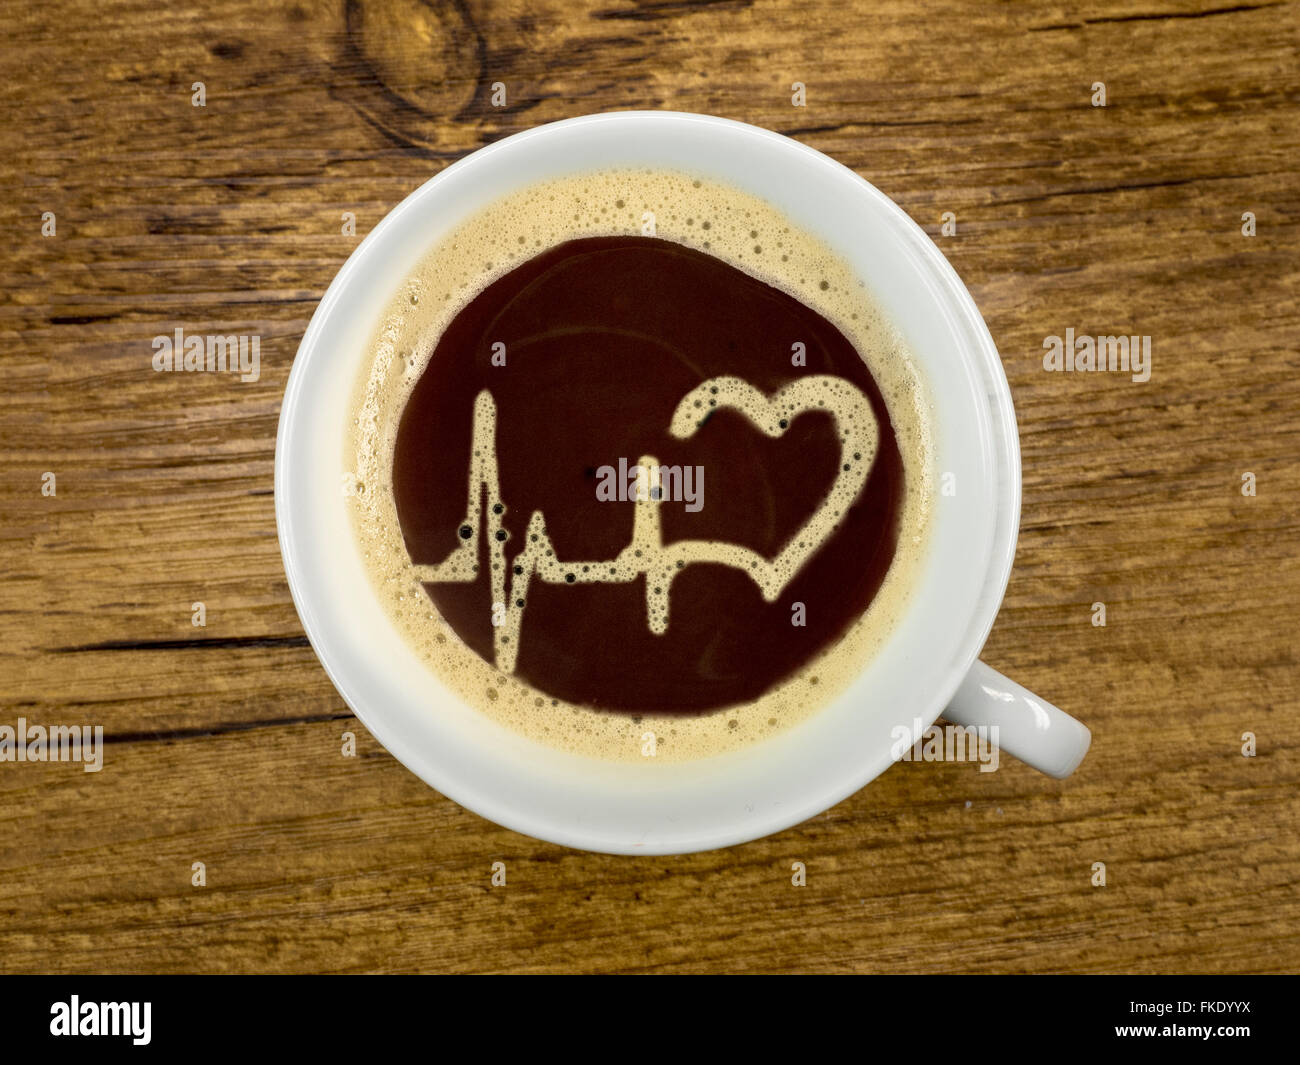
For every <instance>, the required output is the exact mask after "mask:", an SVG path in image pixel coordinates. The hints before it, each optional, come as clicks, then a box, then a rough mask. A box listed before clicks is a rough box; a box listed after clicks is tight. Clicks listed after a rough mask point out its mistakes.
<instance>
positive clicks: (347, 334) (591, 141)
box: [275, 111, 1090, 854]
mask: <svg viewBox="0 0 1300 1065" xmlns="http://www.w3.org/2000/svg"><path fill="white" fill-rule="evenodd" d="M624 166H649V167H658V168H663V169H673V170H683V171H689V172H693V173H696V174H699V175H701V176H707V177H709V178H713V179H715V180H719V181H723V182H727V183H730V184H732V185H736V186H739V187H740V188H742V189H744V190H746V191H748V192H750V193H752V194H754V195H757V196H759V197H761V198H763V199H765V200H767V201H768V202H770V203H772V204H774V205H775V206H777V207H778V208H780V209H781V210H783V211H784V212H785V213H786V214H788V215H789V216H790V218H791V219H792V220H793V221H794V222H795V223H796V224H797V225H799V226H801V227H803V228H804V229H806V230H809V231H811V232H812V233H814V234H816V235H818V236H820V237H821V238H822V239H824V240H825V241H826V242H827V243H828V244H830V245H831V247H832V248H834V249H835V250H836V251H837V252H839V254H840V255H841V256H842V257H843V258H844V259H845V260H847V261H848V262H849V263H850V264H851V265H852V266H853V267H854V268H855V269H856V270H857V272H858V273H859V275H860V277H861V278H862V280H864V281H865V282H866V284H867V285H868V287H869V288H870V289H871V291H872V292H873V293H874V295H875V296H876V298H877V299H878V300H879V301H880V302H881V304H882V305H883V306H884V308H885V309H886V311H887V313H888V314H889V316H890V317H891V318H892V320H893V322H894V324H895V325H896V326H897V327H898V328H899V329H900V330H901V331H902V332H903V334H904V336H905V337H906V339H907V340H908V342H909V345H910V347H911V349H912V351H913V352H914V353H915V356H916V358H917V359H918V361H919V363H920V366H921V368H922V371H923V374H924V376H925V377H926V379H927V380H928V382H929V385H930V390H931V393H932V398H933V422H932V427H933V431H934V437H935V452H936V462H935V468H936V470H937V471H940V472H942V473H945V474H951V475H952V479H951V480H950V481H949V483H950V484H952V485H954V486H955V489H956V491H955V494H952V495H940V496H938V498H937V508H936V512H935V514H934V518H933V524H932V529H931V543H930V546H929V554H928V559H927V561H926V563H925V564H924V565H923V566H922V567H921V569H920V572H919V574H918V576H917V579H916V586H915V588H914V589H913V591H912V593H911V595H910V597H909V599H908V605H907V608H906V611H905V612H904V614H903V616H902V617H901V618H900V619H899V620H898V622H897V624H896V626H895V627H894V629H893V630H892V632H891V634H890V636H889V637H888V639H887V641H886V642H885V644H884V645H883V646H882V647H881V649H880V650H879V651H878V652H877V653H876V654H875V656H874V657H872V658H871V660H870V661H868V662H866V663H864V664H863V668H862V671H861V674H860V675H859V676H858V677H857V679H856V680H855V681H854V682H853V683H852V684H851V685H850V686H849V687H848V688H847V690H845V691H844V692H843V693H842V694H841V695H840V696H839V697H838V698H836V699H834V700H833V701H832V702H831V703H829V704H828V705H827V706H826V707H825V708H823V709H822V710H820V711H819V712H817V713H815V714H813V715H810V716H809V717H808V718H806V719H805V720H804V721H803V722H802V723H800V724H798V725H796V726H794V727H792V728H790V729H788V730H786V731H784V732H782V733H780V734H778V735H776V736H775V737H773V738H771V739H768V740H764V741H760V742H757V743H754V744H752V745H750V746H748V747H746V748H743V749H741V750H739V751H736V752H732V753H728V754H723V755H717V756H715V757H712V758H706V759H702V760H698V761H693V762H682V763H677V764H657V763H655V762H654V759H652V758H648V759H645V761H644V763H616V762H606V761H601V760H597V759H592V758H584V757H580V756H577V755H573V754H568V753H564V752H561V751H559V750H555V749H552V748H549V747H544V746H541V745H540V744H538V743H536V742H534V741H532V740H528V739H526V738H524V737H523V736H521V735H519V734H518V733H515V732H512V731H510V730H508V729H507V728H505V727H504V726H502V725H500V724H499V723H497V722H496V721H494V720H493V719H491V718H489V717H488V716H487V715H484V714H482V713H480V712H478V711H476V710H474V709H473V708H471V707H469V706H468V705H466V704H465V703H464V702H462V701H461V700H460V699H459V698H458V697H457V696H455V695H454V694H452V692H451V691H450V690H449V689H448V688H446V687H445V686H444V685H443V684H442V683H441V682H440V681H439V680H438V678H437V677H436V676H435V675H434V674H433V673H432V672H431V671H430V670H429V668H428V667H427V666H426V665H425V664H423V663H422V661H421V660H420V659H419V658H418V657H417V655H416V654H415V652H414V651H413V650H411V648H410V647H409V646H408V645H407V644H406V643H405V642H404V641H403V639H402V638H401V637H400V636H399V634H398V632H397V630H396V629H395V627H394V625H393V624H392V622H391V621H390V620H389V618H388V616H387V615H386V613H385V612H384V610H383V608H382V607H381V606H380V603H379V601H378V598H377V597H376V595H375V593H374V591H373V590H372V588H371V585H370V582H369V579H368V577H367V575H366V572H365V570H364V568H363V566H362V561H361V557H360V553H359V550H358V547H357V544H356V542H355V539H354V537H353V534H352V529H351V526H350V524H349V515H348V510H347V506H346V502H345V497H344V493H343V487H342V486H343V477H344V474H345V472H346V471H345V465H344V463H345V456H344V445H343V441H344V430H345V425H346V421H347V418H348V416H349V398H350V390H351V388H352V386H353V384H354V382H355V381H356V379H357V376H358V374H359V373H360V371H361V367H362V362H363V360H364V359H365V358H366V354H367V351H368V348H369V344H370V340H371V337H372V334H373V332H374V330H375V327H376V324H377V322H378V320H379V317H380V315H381V313H382V311H383V309H384V307H385V306H386V304H387V303H388V301H389V299H390V298H391V297H392V295H393V294H394V292H396V291H397V290H398V288H399V286H400V285H401V284H402V282H403V281H404V280H405V279H406V278H407V277H408V276H409V274H410V272H411V270H412V268H413V267H414V266H415V264H416V263H417V262H418V260H419V259H420V258H421V257H422V256H423V255H424V254H425V253H426V252H427V251H428V249H429V248H430V247H431V246H432V245H433V244H434V243H435V242H437V241H438V240H439V239H441V238H442V237H443V236H444V235H445V234H447V233H448V232H449V231H450V230H452V229H453V228H454V227H455V226H457V225H458V224H459V223H460V222H462V221H463V220H465V219H466V218H467V217H468V216H470V215H471V214H473V213H474V212H475V211H476V210H478V209H479V208H482V207H484V206H486V205H487V204H489V203H491V202H492V201H494V200H496V199H498V198H499V197H501V196H504V195H506V194H508V193H511V192H514V191H516V190H518V189H520V188H522V187H525V186H528V185H531V184H534V183H537V182H540V181H545V180H548V179H551V178H556V177H560V176H562V175H565V174H571V173H575V172H581V171H589V170H596V169H603V168H608V167H624ZM275 504H276V520H277V523H278V525H279V533H280V547H281V551H282V553H283V555H284V564H285V570H286V572H287V574H288V578H289V587H290V590H291V591H292V593H293V598H294V602H295V603H296V604H297V607H298V613H299V616H300V618H301V619H302V624H303V628H304V629H305V630H306V632H307V635H308V637H309V638H310V640H311V643H312V646H313V647H314V648H315V650H316V653H317V655H318V656H319V657H320V660H321V663H322V664H323V665H324V667H325V670H326V672H327V673H328V674H329V676H330V678H331V680H333V682H334V684H335V686H336V687H337V688H338V690H339V692H340V693H341V694H342V696H343V698H344V699H345V700H346V701H347V703H348V705H349V706H350V707H351V708H352V710H353V712H354V713H355V714H356V715H357V717H358V718H360V719H361V721H362V722H363V723H364V724H365V726H366V727H367V728H368V729H369V730H370V732H371V733H373V734H374V736H375V737H376V739H378V740H379V742H380V743H382V744H383V745H384V746H385V747H386V748H387V749H388V750H389V751H390V752H392V754H393V755H394V756H396V757H397V758H398V759H400V760H401V761H402V763H403V764H405V765H406V766H407V767H408V768H409V769H411V770H412V771H413V772H415V773H416V774H418V775H419V776H420V777H421V778H423V779H424V780H425V781H426V782H427V783H428V784H430V785H432V786H433V787H434V788H436V789H438V790H439V791H440V792H442V793H443V794H444V795H446V796H448V797H449V798H451V799H453V800H455V801H456V802H458V803H459V804H460V805H462V806H464V807H466V808H468V809H470V810H473V811H474V812H476V813H478V814H480V815H482V816H483V817H486V818H488V819H489V820H492V821H495V822H496V823H498V824H501V825H505V826H507V827H509V828H512V829H514V830H516V831H518V832H523V833H526V834H528V835H530V836H535V837H537V838H539V839H545V840H551V841H553V842H556V843H561V844H564V845H567V846H571V847H579V848H583V849H587V850H595V851H607V852H611V853H622V854H674V853H683V852H688V851H696V850H707V849H710V848H714V847H725V846H729V845H731V844H735V843H741V842H744V841H746V840H751V839H756V838H758V837H760V836H765V835H768V834H769V833H772V832H776V831H779V830H780V829H783V828H786V827H788V826H790V825H794V824H798V823H799V822H801V821H803V820H805V819H807V818H809V817H811V816H813V815H815V814H818V813H820V812H822V811H823V810H826V809H827V808H828V807H830V806H833V805H834V804H836V803H837V802H839V801H840V800H842V799H844V798H846V797H847V796H849V795H852V794H853V793H854V792H856V791H857V790H859V789H860V788H861V787H863V785H865V784H867V783H868V782H870V781H871V780H873V779H875V778H876V777H877V776H879V775H880V774H881V773H883V772H884V771H885V770H886V769H888V768H889V766H890V765H892V764H893V762H894V761H895V759H896V757H897V756H898V754H899V751H900V748H901V747H902V746H905V744H900V743H899V741H898V736H899V735H900V731H899V730H900V729H902V728H905V729H907V730H908V732H907V734H908V736H909V742H910V738H911V737H914V736H916V735H917V734H919V732H920V730H922V729H925V728H927V727H928V726H930V725H931V724H932V723H933V722H934V721H935V720H936V719H937V718H938V717H939V716H940V715H941V714H942V715H943V716H944V717H945V718H946V719H947V720H949V721H951V722H954V723H956V724H961V725H975V726H980V725H996V726H997V727H998V739H999V746H1000V748H1001V749H1002V750H1003V751H1005V752H1008V753H1011V754H1013V755H1015V756H1016V757H1017V758H1020V759H1021V760H1022V761H1025V762H1027V763H1028V764H1030V765H1032V766H1034V767H1035V768H1037V769H1040V770H1042V771H1043V772H1045V773H1048V774H1050V775H1052V776H1055V777H1065V776H1068V775H1069V774H1070V773H1071V772H1073V771H1074V769H1075V768H1076V767H1077V766H1078V764H1079V762H1080V761H1081V760H1082V759H1083V756H1084V754H1085V752H1086V751H1087V749H1088V744H1089V741H1090V734H1089V732H1088V730H1087V728H1085V727H1084V726H1083V725H1082V724H1080V723H1079V722H1078V721H1076V720H1074V719H1073V718H1071V717H1069V716H1068V715H1066V714H1065V713H1063V712H1062V711H1061V710H1059V709H1057V708H1056V707H1054V706H1052V705H1051V704H1050V703H1048V702H1046V701H1044V700H1042V699H1039V698H1038V697H1037V696H1035V695H1032V694H1031V693H1030V692H1028V691H1026V690H1025V689H1024V688H1021V687H1020V686H1019V685H1017V684H1015V683H1013V682H1012V681H1009V680H1007V679H1006V678H1005V677H1002V676H1001V675H1000V674H998V673H996V672H994V671H993V670H992V669H990V668H989V667H988V666H986V665H984V664H983V663H982V662H979V661H977V660H976V656H977V655H978V654H979V651H980V648H981V647H982V646H983V644H984V641H985V639H986V638H987V636H988V633H989V630H990V628H991V627H992V625H993V619H994V617H995V616H996V615H997V611H998V607H999V605H1000V604H1001V601H1002V596H1003V593H1004V591H1005V589H1006V584H1007V579H1008V576H1009V575H1010V571H1011V563H1012V559H1013V556H1014V554H1015V546H1016V534H1017V531H1018V526H1019V521H1020V451H1019V443H1018V439H1017V435H1016V422H1015V412H1014V410H1013V409H1012V405H1011V394H1010V391H1009V389H1008V387H1007V381H1006V377H1005V376H1004V374H1003V372H1002V364H1001V361H1000V360H999V358H998V353H997V349H996V348H995V347H994V345H993V340H992V338H991V337H990V336H989V332H988V329H987V328H986V327H985V325H984V321H983V319H982V318H981V317H980V314H979V311H978V310H977V309H976V307H975V304H974V302H973V301H972V300H971V297H970V294H969V293H968V292H967V291H966V289H965V287H964V286H963V285H962V283H961V281H960V280H959V279H958V277H957V275H956V273H955V272H954V271H953V269H952V267H950V266H949V265H948V262H947V260H946V259H945V258H944V257H943V256H942V255H941V254H940V253H939V251H938V250H937V249H936V248H935V246H934V244H933V243H932V242H931V241H930V239H929V238H928V237H927V236H926V235H925V233H924V232H923V231H922V230H921V229H920V227H919V226H917V225H916V224H915V223H914V222H913V221H912V220H911V219H910V218H908V216H907V215H906V214H905V213H904V212H903V211H902V210H901V209H900V208H899V207H898V206H897V205H895V204H894V203H893V202H892V201H891V200H889V199H888V198H887V197H885V196H884V195H883V194H882V193H880V192H879V191H877V190H876V189H875V188H873V187H872V186H871V185H869V184H868V183H867V182H865V181H863V180H862V179H861V178H859V177H858V176H857V175H856V174H854V173H853V172H852V171H851V170H848V169H847V168H846V167H843V166H841V165H840V164H839V163H836V162H835V161H834V160H832V159H830V158H828V157H827V156H825V155H822V154H821V153H820V152H817V151H814V150H813V149H811V148H808V147H806V146H804V145H802V144H799V143H798V142H797V141H793V140H790V139H788V138H786V137H782V136H780V135H778V134H775V133H771V132H769V131H767V130H763V129H759V128H757V127H754V126H748V125H744V124H742V123H738V122H732V121H728V120H725V119H720V118H712V117H708V116H704V115H692V114H680V113H674V112H662V111H628V112H617V113H611V114H603V115H592V116H588V117H584V118H576V119H570V120H568V121H564V122H556V123H554V124H551V125H547V126H541V127H538V128H537V129H533V130H529V131H527V132H525V133H520V134H517V135H515V136H512V137H508V138H506V139H505V140H502V141H499V142H497V143H496V144H493V145H491V146H489V147H487V148H483V149H480V150H479V151H477V152H474V153H473V154H472V155H470V156H468V157H466V158H465V159H463V160H461V161H460V162H458V163H456V164H454V165H453V166H450V167H448V168H447V169H446V170H444V171H443V172H442V173H441V174H439V175H438V176H437V177H435V178H433V179H432V180H430V181H428V182H426V183H425V184H424V185H422V186H421V187H420V188H419V189H417V190H416V191H415V192H413V193H412V194H411V195H410V196H408V197H407V198H406V199H405V200H403V201H402V202H401V203H400V204H399V205H398V206H397V207H396V208H394V209H393V210H392V211H391V212H390V213H389V214H388V216H387V217H385V218H384V219H383V220H382V221H381V222H380V223H379V224H378V225H377V226H376V227H375V228H374V230H373V231H372V232H371V233H370V235H369V236H367V237H366V239H365V240H364V241H362V243H361V245H360V246H359V247H358V248H357V249H356V250H355V251H354V252H353V253H352V256H351V257H350V258H349V259H348V261H347V262H346V263H345V264H344V266H343V269H342V270H340V271H339V274H338V276H337V277H336V278H335V279H334V282H333V283H332V284H331V285H330V287H329V289H328V291H327V292H326V293H325V296H324V298H323V299H322V300H321V303H320V306H319V307H318V308H317V310H316V313H315V315H314V316H313V317H312V320H311V324H310V325H309V326H308V328H307V332H306V334H305V335H304V336H303V339H302V344H301V345H300V346H299V348H298V355H297V358H296V359H295V360H294V364H293V370H292V372H291V373H290V375H289V384H288V388H287V389H286V392H285V397H284V404H283V407H282V409H281V412H280V427H279V438H278V441H277V446H276V456H275Z"/></svg>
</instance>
